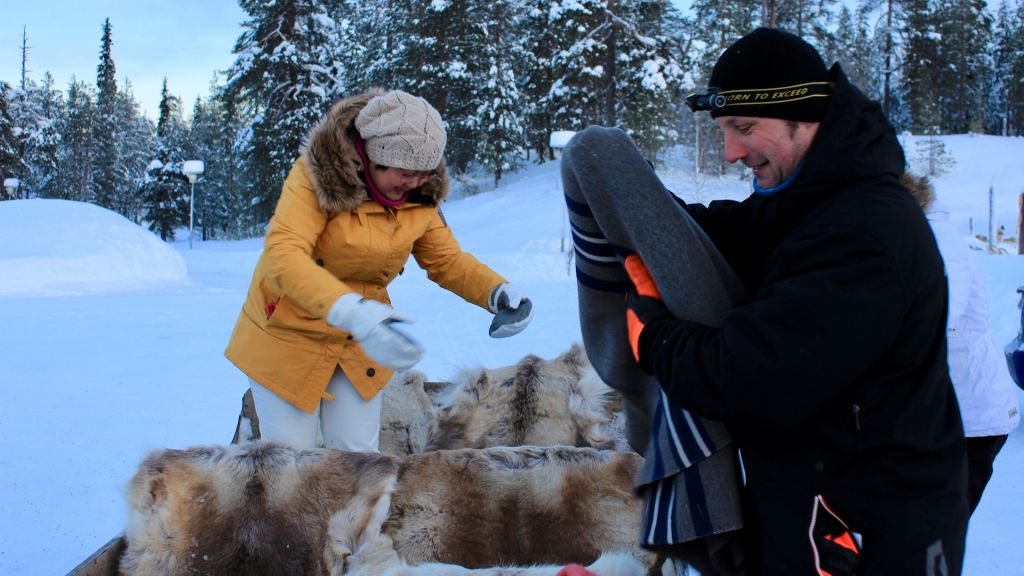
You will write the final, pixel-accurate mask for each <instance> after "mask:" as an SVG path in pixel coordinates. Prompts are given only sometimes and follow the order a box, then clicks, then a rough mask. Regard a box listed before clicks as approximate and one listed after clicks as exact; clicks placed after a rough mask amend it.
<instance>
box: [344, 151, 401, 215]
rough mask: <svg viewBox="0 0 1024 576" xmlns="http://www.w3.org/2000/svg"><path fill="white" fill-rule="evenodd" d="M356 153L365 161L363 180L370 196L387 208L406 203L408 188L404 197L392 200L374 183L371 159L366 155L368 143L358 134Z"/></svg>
mask: <svg viewBox="0 0 1024 576" xmlns="http://www.w3.org/2000/svg"><path fill="white" fill-rule="evenodd" d="M356 153H358V154H359V158H360V159H361V160H362V161H363V181H364V182H366V187H367V188H369V190H370V196H373V199H374V200H376V201H377V203H378V204H380V205H381V206H385V207H387V208H394V207H395V206H400V205H402V204H404V203H405V201H406V200H408V198H409V191H408V190H406V191H405V193H403V194H402V197H401V198H399V199H397V200H391V199H390V198H388V197H387V196H385V195H384V194H382V193H381V191H380V190H377V185H376V184H374V183H373V178H372V177H370V160H369V159H368V158H367V157H366V144H364V143H363V139H362V138H360V137H359V136H356Z"/></svg>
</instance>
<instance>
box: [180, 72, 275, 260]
mask: <svg viewBox="0 0 1024 576" xmlns="http://www.w3.org/2000/svg"><path fill="white" fill-rule="evenodd" d="M211 92H212V93H216V92H217V90H216V89H214V90H211ZM241 130H242V120H241V118H240V116H239V114H238V111H237V107H235V106H234V104H233V102H232V101H231V100H230V99H226V98H219V97H213V98H209V99H207V100H205V101H198V100H197V101H196V105H195V106H194V107H193V112H192V131H191V141H192V149H193V150H194V152H195V155H196V157H197V158H201V159H202V160H203V161H204V162H205V163H206V167H205V168H206V170H205V172H204V174H203V179H202V181H201V182H200V183H199V184H196V203H197V211H198V214H199V216H198V218H199V222H200V224H198V225H199V226H201V229H202V235H203V236H202V237H203V239H204V240H207V239H210V238H239V237H243V236H244V235H245V234H246V233H249V232H250V230H249V228H248V226H250V225H251V223H249V222H247V221H246V220H247V216H248V212H249V206H248V204H247V200H248V199H247V198H246V197H245V195H244V189H243V187H242V186H240V185H239V181H238V178H239V176H238V174H239V170H240V166H239V159H238V154H237V150H236V146H235V144H236V141H237V139H238V135H239V132H240V131H241ZM251 233H257V234H258V233H259V231H258V230H255V229H254V230H251Z"/></svg>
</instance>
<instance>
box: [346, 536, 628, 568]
mask: <svg viewBox="0 0 1024 576" xmlns="http://www.w3.org/2000/svg"><path fill="white" fill-rule="evenodd" d="M347 567H348V571H347V574H349V575H350V576H557V574H558V572H559V571H560V570H561V569H562V568H564V566H563V565H561V564H558V565H556V564H547V565H537V564H534V565H530V566H498V567H488V568H466V567H464V566H457V565H455V564H442V563H439V562H427V563H423V564H416V565H410V564H409V563H407V562H405V561H403V560H402V559H401V558H399V557H398V553H397V552H395V547H394V544H393V543H392V542H391V538H389V537H387V536H386V535H384V534H381V535H380V536H379V537H377V539H375V540H374V541H373V542H371V543H370V544H369V545H367V546H364V547H362V548H360V549H359V550H358V551H357V552H356V553H354V554H353V555H352V556H351V557H350V558H349V561H348V564H347ZM587 570H589V571H591V572H593V573H594V574H598V575H599V576H645V574H647V571H648V568H646V567H645V566H644V565H643V563H641V562H640V561H639V560H637V559H636V558H635V557H634V556H632V555H631V554H627V553H623V552H610V553H607V554H602V555H601V556H600V557H599V558H598V559H597V560H596V561H594V563H593V564H591V565H590V566H587Z"/></svg>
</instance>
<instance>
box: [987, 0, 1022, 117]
mask: <svg viewBox="0 0 1024 576" xmlns="http://www.w3.org/2000/svg"><path fill="white" fill-rule="evenodd" d="M993 44H994V47H995V48H994V49H995V59H994V63H993V66H994V70H993V74H992V83H991V85H990V88H989V90H988V94H989V100H988V102H989V104H988V106H987V107H986V109H987V110H988V113H989V116H988V131H989V133H992V134H1005V135H1007V136H1016V135H1020V134H1024V3H1021V2H1016V3H1015V4H1011V3H1010V2H1009V0H1003V1H1002V2H1001V3H1000V4H999V8H998V11H997V12H996V21H995V29H994V38H993Z"/></svg>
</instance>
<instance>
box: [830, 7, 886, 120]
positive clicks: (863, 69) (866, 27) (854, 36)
mask: <svg viewBox="0 0 1024 576" xmlns="http://www.w3.org/2000/svg"><path fill="white" fill-rule="evenodd" d="M871 10H872V8H871V3H870V2H863V1H862V2H860V3H858V4H857V8H856V9H855V10H850V8H849V7H848V6H847V5H846V4H843V5H842V6H841V7H840V9H839V17H838V19H837V21H836V22H837V23H836V33H835V48H836V52H835V54H833V55H832V57H833V58H834V60H835V61H837V62H839V63H840V65H841V66H842V67H843V71H844V72H845V73H846V76H847V77H848V78H849V79H850V82H852V83H853V85H854V86H856V87H858V88H860V90H861V92H863V93H864V94H865V95H866V96H867V97H868V98H871V99H872V100H878V101H881V100H882V75H883V73H884V63H883V61H882V48H881V46H880V45H879V43H878V42H876V38H875V34H874V33H873V31H872V27H871V24H870V22H871V20H870V19H871ZM826 64H831V62H830V61H826Z"/></svg>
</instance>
